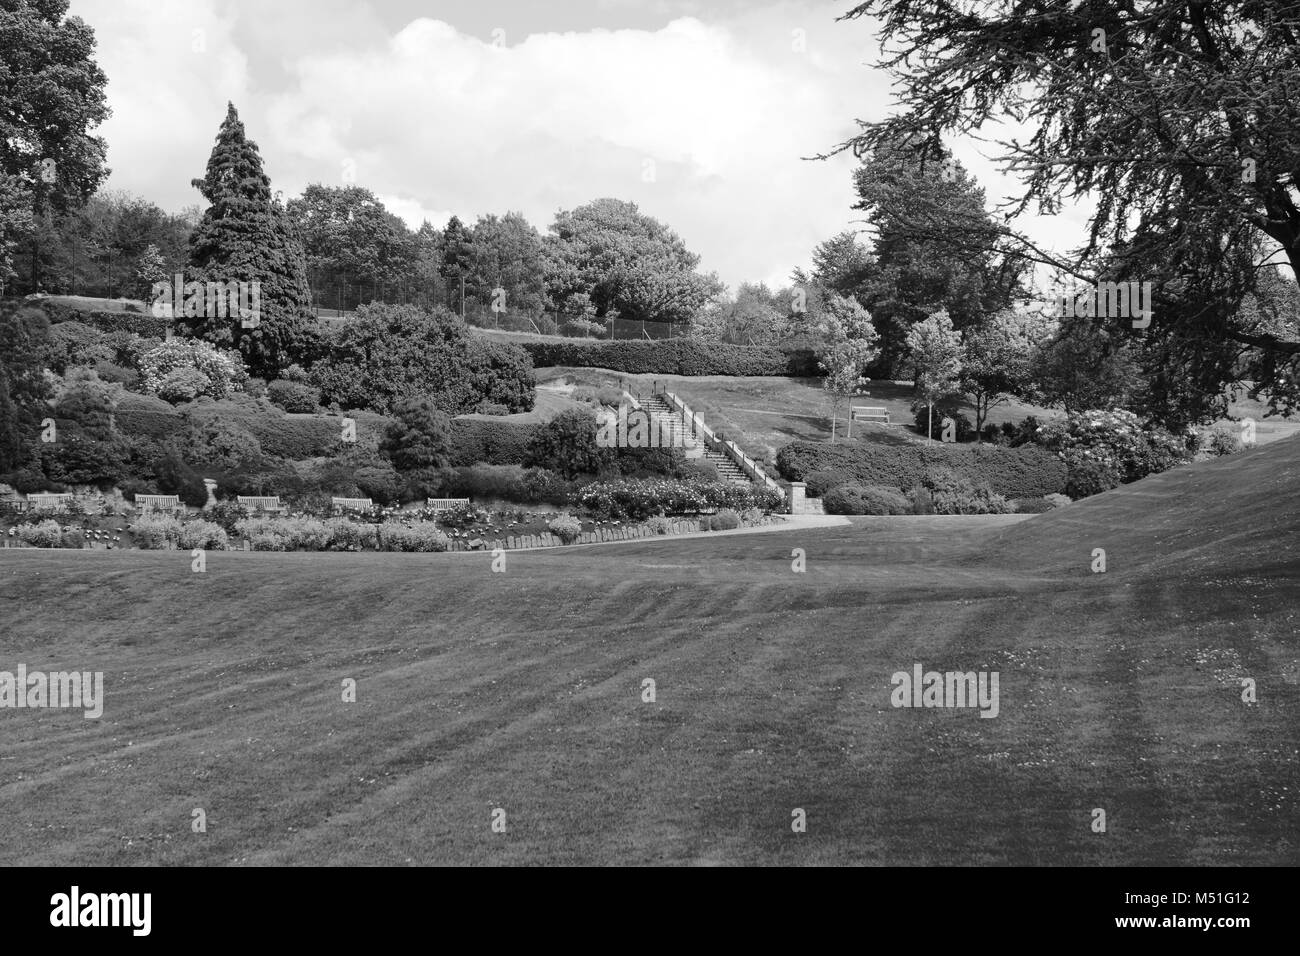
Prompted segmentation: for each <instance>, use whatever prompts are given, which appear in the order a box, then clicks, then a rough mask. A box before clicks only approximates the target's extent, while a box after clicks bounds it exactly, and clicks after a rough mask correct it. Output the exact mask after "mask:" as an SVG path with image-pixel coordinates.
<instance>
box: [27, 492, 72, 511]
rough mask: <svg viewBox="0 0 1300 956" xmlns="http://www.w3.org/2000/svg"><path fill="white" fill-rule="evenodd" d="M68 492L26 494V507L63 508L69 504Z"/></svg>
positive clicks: (69, 496) (70, 496)
mask: <svg viewBox="0 0 1300 956" xmlns="http://www.w3.org/2000/svg"><path fill="white" fill-rule="evenodd" d="M71 502H72V495H70V494H47V493H42V492H37V493H35V494H31V495H28V496H27V507H28V508H30V509H32V510H33V511H36V510H38V509H42V508H63V507H66V506H67V505H69V504H71Z"/></svg>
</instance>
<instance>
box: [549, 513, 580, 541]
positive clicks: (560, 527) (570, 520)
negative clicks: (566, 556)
mask: <svg viewBox="0 0 1300 956" xmlns="http://www.w3.org/2000/svg"><path fill="white" fill-rule="evenodd" d="M547 527H548V528H550V529H551V534H553V535H555V536H556V537H557V538H559V539H560V540H561V541H563V542H564V543H565V544H572V543H573V542H574V541H577V540H578V535H580V534H582V522H580V521H579V520H578V519H577V518H575V517H573V515H560V516H559V517H558V518H555V519H553V520H552V521H551V522H550V523H549V524H548V525H547Z"/></svg>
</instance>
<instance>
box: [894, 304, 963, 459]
mask: <svg viewBox="0 0 1300 956" xmlns="http://www.w3.org/2000/svg"><path fill="white" fill-rule="evenodd" d="M907 352H908V362H909V363H910V365H911V366H912V370H913V375H914V376H915V379H916V393H917V395H919V396H920V397H921V398H923V399H925V403H926V405H927V406H928V407H929V409H930V415H929V428H928V429H927V435H926V437H927V438H930V439H932V440H933V438H934V421H933V418H934V403H935V402H938V401H941V400H943V399H945V398H947V397H948V396H949V395H952V394H954V393H955V392H956V391H957V389H958V384H957V381H958V376H960V375H961V371H962V366H961V335H960V334H959V333H958V332H956V331H955V330H954V329H953V327H952V319H951V318H950V317H949V316H948V313H947V312H945V311H944V310H942V309H940V310H939V311H938V312H933V313H931V314H930V315H928V316H926V317H925V318H924V319H923V320H922V321H920V322H917V323H916V324H915V325H913V326H912V327H911V328H910V329H908V330H907Z"/></svg>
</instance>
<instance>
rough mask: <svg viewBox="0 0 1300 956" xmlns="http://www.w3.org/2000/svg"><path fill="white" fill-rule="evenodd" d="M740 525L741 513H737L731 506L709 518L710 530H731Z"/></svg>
mask: <svg viewBox="0 0 1300 956" xmlns="http://www.w3.org/2000/svg"><path fill="white" fill-rule="evenodd" d="M739 527H740V515H738V514H736V513H735V512H734V511H732V510H731V509H730V508H723V509H722V510H720V511H719V512H718V513H717V514H715V515H713V516H711V517H710V518H709V530H710V531H731V530H732V529H733V528H739Z"/></svg>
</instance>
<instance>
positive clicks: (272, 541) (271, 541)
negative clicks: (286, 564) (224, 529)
mask: <svg viewBox="0 0 1300 956" xmlns="http://www.w3.org/2000/svg"><path fill="white" fill-rule="evenodd" d="M235 534H236V535H238V536H239V537H240V538H244V539H247V541H248V542H249V544H250V545H251V546H252V548H253V550H254V551H288V550H290V549H291V548H292V547H293V545H292V542H291V540H290V536H289V532H288V529H287V528H285V527H284V525H283V524H282V523H281V521H280V520H279V519H277V518H265V517H261V518H244V519H242V520H240V521H236V522H235Z"/></svg>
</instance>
